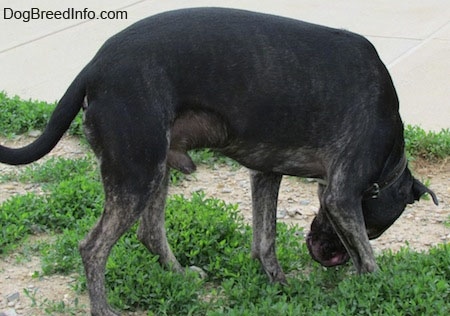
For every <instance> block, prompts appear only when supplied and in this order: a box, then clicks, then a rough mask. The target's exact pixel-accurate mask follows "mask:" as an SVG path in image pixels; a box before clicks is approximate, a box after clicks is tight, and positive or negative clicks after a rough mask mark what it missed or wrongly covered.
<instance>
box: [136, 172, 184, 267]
mask: <svg viewBox="0 0 450 316" xmlns="http://www.w3.org/2000/svg"><path fill="white" fill-rule="evenodd" d="M168 179H169V169H168V168H167V170H166V172H165V176H164V180H163V183H162V184H161V185H160V186H159V189H158V191H157V194H156V195H155V199H153V201H152V203H151V204H150V205H149V206H148V207H147V208H146V209H145V211H144V212H143V213H142V215H141V222H140V225H139V230H138V238H139V240H140V241H141V242H142V243H143V244H144V246H145V247H147V249H148V250H149V251H150V252H151V253H153V254H155V255H158V256H159V262H160V264H161V265H163V266H165V267H167V268H169V269H172V270H174V271H178V272H181V271H183V269H182V267H181V265H180V264H179V263H178V261H177V259H176V258H175V256H174V255H173V253H172V250H171V249H170V246H169V243H168V242H167V237H166V229H165V226H164V223H165V217H164V207H165V204H166V197H167V188H168Z"/></svg>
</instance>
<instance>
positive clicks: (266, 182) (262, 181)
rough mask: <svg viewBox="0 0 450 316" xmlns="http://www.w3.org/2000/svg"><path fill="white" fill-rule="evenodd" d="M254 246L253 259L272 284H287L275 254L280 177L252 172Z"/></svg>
mask: <svg viewBox="0 0 450 316" xmlns="http://www.w3.org/2000/svg"><path fill="white" fill-rule="evenodd" d="M250 177H251V187H252V207H253V242H252V257H253V258H255V259H258V260H259V261H260V262H261V265H262V266H263V268H264V271H265V272H266V273H267V275H268V276H269V278H270V281H272V282H280V283H286V276H285V275H284V272H283V270H282V269H281V267H280V264H279V262H278V259H277V256H276V252H275V239H276V234H277V232H276V224H277V223H276V221H277V203H278V190H279V188H280V183H281V178H282V176H281V175H278V174H273V173H263V172H259V171H251V172H250Z"/></svg>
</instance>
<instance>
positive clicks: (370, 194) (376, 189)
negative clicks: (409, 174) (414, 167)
mask: <svg viewBox="0 0 450 316" xmlns="http://www.w3.org/2000/svg"><path fill="white" fill-rule="evenodd" d="M407 164H408V160H407V159H406V155H404V154H403V155H402V158H401V160H400V162H399V163H398V164H397V166H396V167H395V168H394V170H392V172H391V173H390V174H388V176H387V177H386V179H385V180H384V181H378V182H375V183H374V184H372V185H371V186H370V188H368V189H367V190H366V191H364V193H363V199H364V200H368V199H377V198H378V196H379V195H380V192H381V191H382V190H384V189H387V188H389V187H390V186H391V185H393V184H394V183H395V182H396V181H397V180H398V179H399V178H400V176H401V175H402V174H403V171H405V169H406V165H407Z"/></svg>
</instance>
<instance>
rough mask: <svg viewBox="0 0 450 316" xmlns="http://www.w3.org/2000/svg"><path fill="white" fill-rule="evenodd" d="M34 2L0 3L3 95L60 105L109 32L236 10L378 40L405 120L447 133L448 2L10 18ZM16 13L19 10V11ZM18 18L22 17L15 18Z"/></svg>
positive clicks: (309, 2)
mask: <svg viewBox="0 0 450 316" xmlns="http://www.w3.org/2000/svg"><path fill="white" fill-rule="evenodd" d="M37 5H38V4H37V2H36V1H26V0H22V1H17V0H2V1H1V3H0V10H1V11H0V39H1V42H0V69H1V72H0V90H4V91H6V92H7V93H8V94H9V95H10V96H12V95H15V94H17V95H19V96H20V97H22V98H32V99H41V100H47V101H55V100H57V99H59V98H60V97H61V96H62V95H63V93H64V91H65V90H66V88H67V87H68V85H69V84H70V82H71V81H72V79H73V78H74V77H75V76H76V74H77V73H78V72H79V71H80V70H81V69H82V68H83V66H84V65H85V64H86V63H87V62H88V61H89V60H90V59H91V58H92V57H93V55H94V54H95V52H96V51H97V50H98V48H99V47H100V45H101V44H102V43H103V42H104V41H105V40H106V39H107V38H108V37H110V36H111V35H113V34H114V33H116V32H118V31H120V30H121V29H123V28H124V27H126V26H128V25H130V24H132V23H133V22H135V21H137V20H139V19H141V18H144V17H146V16H149V15H152V14H155V13H159V12H162V11H166V10H171V9H176V8H182V7H197V6H221V7H235V8H242V9H248V10H253V11H260V12H266V13H273V14H278V15H283V16H288V17H293V18H297V19H301V20H305V21H309V22H313V23H318V24H323V25H328V26H332V27H338V28H345V29H348V30H350V31H353V32H356V33H360V34H362V35H364V36H366V37H367V38H369V40H371V41H372V43H374V45H375V46H376V47H377V49H378V52H379V53H380V55H381V58H382V59H383V61H384V62H385V63H386V65H387V66H388V68H389V69H390V71H391V75H392V77H393V79H394V83H395V85H396V88H397V91H398V94H399V97H400V109H401V114H402V117H403V120H404V121H405V123H407V124H417V125H421V126H422V127H424V128H425V129H430V130H440V129H441V128H450V1H449V0H427V1H423V0H396V1H391V0H372V1H360V0H320V1H319V0H277V1H275V0H272V1H268V0H240V1H232V0H221V1H214V0H209V1H208V0H203V1H202V0H189V1H187V0H185V1H182V0H141V1H137V0H79V1H76V2H75V1H69V0H41V1H39V9H41V10H50V11H53V12H54V11H56V10H62V11H64V10H67V9H68V8H74V9H76V10H83V9H85V8H88V10H89V11H94V12H95V13H97V14H100V12H101V11H109V10H124V11H126V12H127V15H128V16H127V19H123V20H112V19H110V20H101V19H93V20H81V19H78V20H64V19H59V20H56V19H43V20H32V21H29V22H24V16H23V15H22V19H12V18H11V19H9V16H10V15H11V12H13V11H14V12H16V11H23V10H30V9H31V8H33V7H36V6H37ZM16 14H19V13H16ZM17 16H18V15H17Z"/></svg>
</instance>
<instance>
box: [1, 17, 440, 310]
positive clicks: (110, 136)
mask: <svg viewBox="0 0 450 316" xmlns="http://www.w3.org/2000/svg"><path fill="white" fill-rule="evenodd" d="M81 108H83V109H84V115H85V122H84V124H85V132H86V136H87V138H88V140H89V143H90V144H91V146H92V148H93V150H94V152H95V153H96V155H97V157H98V159H99V161H100V165H101V173H102V177H103V184H104V189H105V193H106V202H105V211H104V213H103V215H102V218H101V219H100V221H99V222H98V223H97V225H96V226H95V227H94V228H93V230H92V231H91V232H90V233H89V235H88V236H87V237H86V239H85V240H84V241H83V242H82V243H81V244H80V251H81V255H82V258H83V263H84V267H85V270H86V275H87V281H88V288H89V295H90V299H91V308H92V309H91V310H92V314H94V315H116V314H115V312H114V311H113V310H112V309H111V308H110V307H109V305H108V303H107V300H106V294H105V288H104V272H105V262H106V260H107V257H108V254H109V252H110V250H111V248H112V246H113V245H114V244H115V242H116V241H117V240H118V239H119V237H120V236H121V235H122V234H123V233H124V232H125V231H127V230H128V229H129V228H130V226H132V225H133V224H134V223H135V222H136V221H137V220H139V219H140V220H141V225H140V228H139V233H138V235H139V239H140V240H141V241H142V242H143V243H144V245H145V246H146V247H147V248H148V249H149V250H150V251H151V252H153V253H155V254H157V255H158V256H159V259H160V262H161V263H162V264H164V265H167V266H171V267H172V268H174V269H176V270H180V271H181V270H182V267H181V266H180V264H179V263H178V261H177V260H176V258H175V257H174V255H173V253H172V251H171V250H170V247H169V245H168V243H167V239H166V234H165V230H164V202H165V198H166V194H167V179H168V177H167V174H168V169H169V167H172V168H175V169H179V170H181V171H182V172H185V173H190V172H193V171H194V170H195V165H194V163H193V162H192V160H191V158H190V157H189V156H188V154H187V151H188V150H190V149H194V148H203V147H210V148H215V149H217V150H218V151H220V152H222V153H223V154H225V155H227V156H229V157H231V158H233V159H235V160H237V161H238V162H240V163H241V164H242V165H244V166H246V167H248V168H249V169H251V170H252V171H251V184H252V198H253V244H252V256H253V257H254V258H257V259H259V260H260V261H261V263H262V266H263V267H264V269H265V271H266V272H267V274H268V275H269V277H270V279H271V280H272V281H276V282H285V281H286V278H285V275H284V273H283V271H282V269H281V267H280V265H279V263H278V261H277V258H276V255H275V234H276V231H275V227H276V225H275V222H276V208H277V196H278V189H279V185H280V181H281V177H282V175H285V174H288V175H294V176H299V177H312V178H318V179H322V181H321V185H320V186H319V198H320V204H321V207H320V211H319V214H318V215H317V217H316V218H315V219H314V221H313V223H312V227H311V232H310V234H309V236H308V237H307V243H308V247H309V250H310V253H311V255H312V256H313V258H314V259H316V260H317V261H319V262H320V263H322V264H323V265H326V266H333V265H339V264H342V263H344V262H345V261H346V260H348V258H351V259H352V261H353V263H354V265H355V267H356V270H357V271H358V272H359V273H363V272H371V271H374V270H376V269H377V264H376V262H375V259H374V255H373V252H372V249H371V246H370V244H369V239H371V238H376V237H378V236H379V235H380V234H381V233H382V232H383V231H384V230H385V229H387V228H388V227H389V226H390V225H391V224H392V223H393V222H394V221H395V220H396V219H397V218H398V217H399V216H400V214H401V213H402V211H403V210H404V208H405V206H406V204H409V203H413V202H414V200H418V199H419V198H420V197H421V196H422V195H423V194H424V193H429V194H431V196H432V197H433V200H434V202H435V203H436V204H437V199H436V196H435V195H434V193H433V192H432V191H430V190H428V189H427V188H426V187H425V186H424V185H422V184H421V183H420V182H419V181H417V180H416V179H414V178H413V177H412V176H411V173H410V171H409V170H408V168H407V162H406V158H405V155H404V140H403V124H402V122H401V119H400V116H399V113H398V100H397V95H396V92H395V90H394V86H393V84H392V80H391V78H390V76H389V74H388V71H387V70H386V68H385V66H384V65H383V63H382V62H381V60H380V58H379V57H378V55H377V52H376V51H375V49H374V47H373V46H372V45H371V44H370V43H369V42H368V41H367V40H366V39H364V38H363V37H361V36H358V35H355V34H352V33H349V32H346V31H342V30H336V29H331V28H327V27H322V26H318V25H312V24H308V23H304V22H299V21H295V20H292V19H287V18H282V17H276V16H271V15H265V14H259V13H251V12H246V11H239V10H231V9H217V8H216V9H214V8H202V9H188V10H179V11H173V12H168V13H163V14H159V15H156V16H153V17H150V18H147V19H144V20H142V21H140V22H138V23H136V24H134V25H132V26H131V27H129V28H127V29H125V30H124V31H122V32H120V33H119V34H117V35H115V36H113V37H112V38H111V39H109V40H108V41H107V42H106V43H105V44H104V45H103V47H102V48H101V49H100V51H99V52H98V53H97V55H96V56H95V57H94V58H93V60H92V61H91V62H90V63H89V64H88V65H87V66H86V67H85V68H84V69H83V70H82V71H81V73H80V74H79V75H78V76H77V77H76V79H75V80H74V82H73V83H72V84H71V85H70V87H69V88H68V90H67V92H66V93H65V95H64V96H63V98H62V99H61V101H60V102H59V104H58V106H57V108H56V110H55V112H54V113H53V115H52V117H51V119H50V122H49V124H48V126H47V128H46V130H45V131H44V133H43V134H42V136H41V137H39V138H38V139H37V140H36V141H35V142H33V143H32V144H30V145H28V146H26V147H24V148H21V149H9V148H5V147H0V161H1V162H4V163H8V164H26V163H29V162H32V161H35V160H37V159H39V158H41V157H42V156H44V155H45V154H47V153H48V152H49V151H50V150H51V149H52V148H53V147H54V146H55V145H56V143H57V142H58V141H59V139H60V138H61V137H62V135H63V134H64V132H65V131H66V130H67V129H68V127H69V125H70V123H71V121H72V120H73V119H74V117H75V115H76V114H77V113H78V112H79V111H80V109H81Z"/></svg>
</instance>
